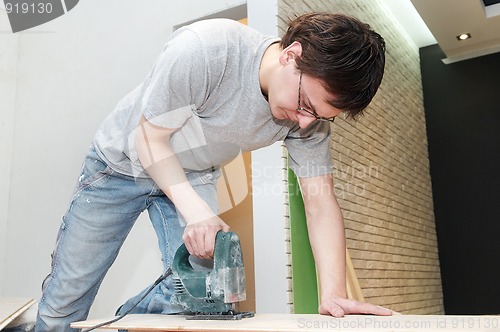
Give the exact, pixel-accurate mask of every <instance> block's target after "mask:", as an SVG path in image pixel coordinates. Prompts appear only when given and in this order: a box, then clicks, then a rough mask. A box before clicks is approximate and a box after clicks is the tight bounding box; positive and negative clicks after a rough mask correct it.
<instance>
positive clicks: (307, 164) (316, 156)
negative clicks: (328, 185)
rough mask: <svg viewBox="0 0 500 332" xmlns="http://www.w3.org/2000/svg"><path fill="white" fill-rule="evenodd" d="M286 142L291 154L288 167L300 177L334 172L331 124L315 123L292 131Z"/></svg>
mask: <svg viewBox="0 0 500 332" xmlns="http://www.w3.org/2000/svg"><path fill="white" fill-rule="evenodd" d="M284 142H285V146H286V148H287V150H288V154H289V158H288V166H289V167H290V169H291V170H292V171H293V172H294V173H295V175H297V176H298V177H312V176H320V175H325V174H329V173H332V172H333V167H332V156H331V152H330V123H329V122H325V121H315V122H313V123H311V124H310V125H309V126H308V127H307V128H304V129H300V128H297V129H295V130H292V131H290V133H289V134H288V136H287V137H286V138H285V140H284Z"/></svg>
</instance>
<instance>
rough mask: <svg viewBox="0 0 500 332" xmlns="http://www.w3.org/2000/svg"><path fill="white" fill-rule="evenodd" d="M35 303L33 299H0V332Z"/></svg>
mask: <svg viewBox="0 0 500 332" xmlns="http://www.w3.org/2000/svg"><path fill="white" fill-rule="evenodd" d="M34 303H35V300H33V299H27V298H21V297H0V330H2V329H3V328H4V327H6V326H7V325H9V323H10V322H12V321H13V320H14V319H15V318H16V317H18V316H19V315H21V314H22V313H23V312H25V311H26V310H28V308H29V307H31V306H32V305H33V304H34Z"/></svg>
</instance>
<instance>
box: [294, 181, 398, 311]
mask: <svg viewBox="0 0 500 332" xmlns="http://www.w3.org/2000/svg"><path fill="white" fill-rule="evenodd" d="M299 181H300V186H301V191H302V196H303V200H304V206H305V210H306V218H307V229H308V232H309V241H310V242H311V247H312V251H313V255H314V260H315V262H316V269H317V272H318V276H319V281H320V289H321V292H320V294H321V295H320V296H321V304H320V307H319V312H320V314H326V315H332V316H335V317H342V316H344V314H356V313H359V314H375V315H391V314H392V311H391V310H389V309H385V308H382V307H379V306H375V305H373V304H369V303H364V302H358V301H354V300H348V299H347V292H346V257H345V230H344V220H343V218H342V213H341V211H340V207H339V204H338V202H337V198H336V197H335V193H334V187H333V179H332V176H331V175H323V176H317V177H307V178H306V177H302V178H300V179H299Z"/></svg>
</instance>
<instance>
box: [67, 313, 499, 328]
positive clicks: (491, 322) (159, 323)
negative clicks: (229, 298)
mask: <svg viewBox="0 0 500 332" xmlns="http://www.w3.org/2000/svg"><path fill="white" fill-rule="evenodd" d="M107 320H108V319H98V320H89V321H85V322H77V323H73V324H71V326H72V327H73V328H89V327H91V326H93V325H95V324H98V323H101V322H105V321H107ZM101 329H111V330H118V329H124V330H129V332H132V331H164V332H166V331H185V332H194V331H200V332H204V331H222V332H224V331H237V332H254V331H259V332H266V331H269V332H271V331H273V332H299V331H301V332H303V331H318V332H322V331H332V330H335V331H337V332H342V331H349V332H358V331H359V332H366V331H393V332H394V331H396V332H415V331H422V332H424V331H425V332H446V331H453V332H457V331H499V330H500V316H442V315H436V316H430V315H428V316H427V315H425V316H424V315H395V316H388V317H382V316H368V315H352V316H346V317H344V318H334V317H330V316H322V315H315V314H256V315H255V317H253V318H245V319H243V320H241V321H192V320H186V319H185V316H181V315H173V316H168V315H129V316H126V317H124V318H123V319H122V320H120V321H118V322H116V323H114V324H111V325H110V326H107V327H102V328H101Z"/></svg>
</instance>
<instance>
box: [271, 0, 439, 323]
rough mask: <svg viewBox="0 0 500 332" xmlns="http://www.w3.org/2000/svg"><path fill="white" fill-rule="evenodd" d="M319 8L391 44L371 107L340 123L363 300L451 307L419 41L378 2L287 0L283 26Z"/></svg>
mask: <svg viewBox="0 0 500 332" xmlns="http://www.w3.org/2000/svg"><path fill="white" fill-rule="evenodd" d="M312 11H326V12H339V13H344V14H349V15H353V16H356V17H358V18H359V19H361V20H362V21H364V22H366V23H368V24H370V25H371V26H372V27H373V28H374V29H375V30H376V31H377V32H379V33H380V34H381V35H382V36H383V37H384V38H385V40H386V43H387V53H386V71H385V75H384V80H383V83H382V85H381V87H380V89H379V92H378V93H377V95H376V97H375V98H374V100H373V101H372V103H371V105H370V106H369V108H368V109H367V111H366V114H365V115H364V116H363V117H361V118H360V119H359V121H358V122H354V121H352V120H344V119H343V118H339V119H337V120H336V121H335V123H334V124H333V125H332V141H331V146H332V154H333V156H334V166H335V192H336V194H337V198H338V200H339V204H340V206H341V208H342V211H343V215H344V220H345V226H346V237H347V247H348V249H349V253H350V255H351V258H352V262H353V264H354V267H355V270H356V274H357V277H358V280H359V284H360V286H361V288H362V292H363V295H364V297H365V300H366V301H368V302H372V303H375V304H378V305H382V306H387V307H389V308H391V309H393V310H395V311H398V312H402V313H405V314H443V313H444V309H443V295H442V288H441V278H440V270H439V258H438V249H437V240H436V232H435V223H434V212H433V202H432V191H431V179H430V173H429V159H428V150H427V137H426V128H425V117H424V109H423V97H422V85H421V76H420V64H419V54H418V49H417V48H416V47H415V46H414V45H413V44H412V43H411V41H409V39H408V38H407V37H406V35H404V33H402V32H401V30H400V28H399V26H398V25H397V23H395V21H394V20H393V19H392V17H391V15H390V13H389V12H388V11H387V9H386V8H385V7H384V5H383V4H382V3H381V2H379V1H378V0H370V1H366V0H329V1H325V0H300V1H297V0H280V1H278V24H279V29H280V34H281V35H282V34H284V32H285V29H286V26H287V25H286V24H287V22H288V20H289V18H294V17H296V16H297V15H299V14H302V13H306V12H312ZM285 219H287V213H285ZM288 224H289V222H288ZM290 284H291V283H290ZM290 291H292V290H290ZM291 302H292V296H290V310H291V311H292V310H293V303H291Z"/></svg>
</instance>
